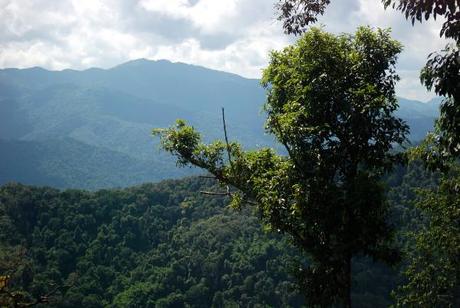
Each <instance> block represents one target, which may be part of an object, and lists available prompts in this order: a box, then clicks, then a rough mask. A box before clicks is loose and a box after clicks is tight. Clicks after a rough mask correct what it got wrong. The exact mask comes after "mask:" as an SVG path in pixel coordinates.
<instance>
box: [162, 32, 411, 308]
mask: <svg viewBox="0 0 460 308" xmlns="http://www.w3.org/2000/svg"><path fill="white" fill-rule="evenodd" d="M401 48H402V47H401V45H400V44H399V42H397V41H395V40H393V39H392V38H391V37H390V32H389V31H388V30H381V29H378V30H376V31H373V30H372V29H371V28H369V27H361V28H359V29H358V30H357V31H356V33H355V34H353V35H347V34H343V35H339V36H335V35H333V34H330V33H327V32H324V31H322V30H320V29H318V28H313V29H311V30H309V31H308V32H306V33H305V34H304V35H303V36H302V37H301V38H300V39H299V40H298V41H297V42H296V43H295V44H294V45H292V46H289V47H286V48H284V49H283V50H281V51H273V52H272V53H271V57H270V64H269V66H268V67H267V68H266V69H265V70H264V71H263V78H262V84H263V85H264V87H265V88H267V93H268V95H267V102H266V104H265V106H264V108H265V110H266V112H267V120H266V125H265V128H266V131H267V132H268V133H269V134H271V135H272V136H274V137H275V139H276V140H277V141H278V142H279V143H280V144H282V145H284V147H285V150H286V153H287V155H279V154H277V153H275V152H274V151H273V150H272V149H269V148H264V149H260V150H257V151H244V150H243V148H242V146H241V145H240V144H238V143H237V142H231V143H229V142H228V140H227V137H226V140H225V141H226V144H225V143H223V142H222V141H215V142H213V143H211V144H209V145H207V144H205V143H203V142H202V138H201V136H200V134H199V133H198V132H197V131H196V130H195V129H194V128H193V127H192V126H187V125H186V124H185V122H183V121H177V122H176V125H175V126H174V127H171V128H169V129H157V130H154V134H158V135H160V137H161V140H162V145H163V148H164V149H165V150H166V151H168V152H170V153H172V154H173V155H175V156H176V157H177V159H178V163H179V164H182V165H185V166H186V165H194V166H198V167H200V168H203V169H205V170H207V171H209V172H210V173H211V174H212V175H213V176H215V178H216V179H218V180H219V181H221V182H222V183H225V184H227V185H230V186H232V187H235V188H236V189H237V192H235V193H232V194H230V195H231V197H232V203H233V206H234V207H236V208H240V207H241V206H242V205H244V204H255V205H256V207H257V209H258V212H259V213H260V216H261V218H262V221H263V222H264V223H265V224H266V225H267V226H269V227H270V228H271V229H273V230H278V231H279V232H281V233H283V234H287V235H288V236H289V238H290V239H291V240H292V243H293V244H295V246H296V247H298V248H299V249H300V250H301V251H302V252H303V253H305V254H306V255H307V256H308V258H309V260H310V261H311V262H310V264H308V266H306V267H301V268H300V270H299V271H298V278H299V285H300V286H301V290H302V292H303V293H304V294H305V295H306V299H307V303H308V304H309V305H311V306H320V307H324V306H331V305H341V306H343V307H351V306H352V303H351V287H352V271H351V260H352V258H354V257H356V256H358V255H363V256H367V257H372V258H373V259H374V260H378V261H383V262H385V263H387V264H395V263H397V262H398V259H399V257H398V250H397V249H395V248H394V247H392V246H393V245H392V244H393V230H392V227H391V226H390V225H389V224H388V213H389V207H388V203H387V201H386V197H385V194H384V190H383V187H382V183H381V178H382V176H383V175H384V174H385V173H386V172H388V171H389V170H391V169H392V167H393V165H394V164H395V162H398V161H400V155H399V154H397V153H396V152H395V150H394V149H393V146H394V145H395V144H399V145H402V144H403V143H405V141H406V134H407V132H408V127H407V125H406V124H405V123H404V121H402V120H401V119H400V118H397V117H396V116H395V115H394V112H395V110H396V109H397V107H398V105H397V99H396V96H395V90H394V86H395V83H396V82H397V81H398V80H399V77H398V75H397V74H396V72H395V64H396V60H397V56H398V54H399V53H400V51H401Z"/></svg>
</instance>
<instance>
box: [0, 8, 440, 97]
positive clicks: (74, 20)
mask: <svg viewBox="0 0 460 308" xmlns="http://www.w3.org/2000/svg"><path fill="white" fill-rule="evenodd" d="M274 3H275V0H269V1H267V0H59V1H49V0H0V7H1V8H2V9H1V10H0V67H30V66H42V67H45V68H48V69H63V68H74V69H84V68H88V67H93V66H97V67H104V68H107V67H111V66H115V65H117V64H120V63H122V62H125V61H127V60H131V59H135V58H139V57H144V58H150V59H161V58H165V59H168V60H172V61H181V62H186V63H193V64H197V65H203V66H206V67H211V68H214V69H220V70H225V71H230V72H234V73H237V74H241V75H243V76H246V77H253V78H258V77H260V71H261V69H262V68H263V67H264V66H266V65H267V61H268V52H269V51H270V50H271V49H280V48H282V47H283V46H286V45H287V44H289V42H292V41H293V38H292V37H287V36H285V35H283V33H282V29H281V25H280V24H279V23H278V22H277V21H276V20H275V12H274V10H273V5H274ZM320 22H321V23H323V24H324V25H325V29H326V30H328V31H332V32H336V33H339V32H352V31H354V30H355V29H356V27H357V26H358V25H361V24H369V25H372V26H379V27H392V28H393V35H394V37H395V38H396V39H398V40H400V41H401V42H402V43H403V44H404V45H405V51H404V52H403V54H402V55H401V58H400V63H399V66H398V67H399V69H400V74H401V76H402V78H403V79H402V81H401V83H400V84H399V85H398V94H399V95H401V96H405V97H408V98H413V99H423V100H426V99H428V98H430V97H431V96H433V94H429V93H427V92H426V91H425V90H424V89H423V87H422V86H420V84H419V81H418V71H419V70H420V68H421V67H422V66H423V64H424V62H425V60H426V56H427V55H428V53H430V52H431V51H434V50H437V49H440V48H442V47H443V45H444V44H445V42H444V41H442V40H441V39H439V34H438V31H439V29H440V23H439V21H438V22H428V23H424V24H423V25H416V26H415V27H411V25H410V23H409V22H408V21H406V20H405V19H404V17H403V16H402V15H401V14H400V13H399V12H395V11H393V10H391V9H389V10H384V9H383V6H382V4H381V3H380V1H379V0H334V1H332V4H331V5H330V7H329V8H328V9H327V13H326V14H325V16H324V17H322V18H321V19H320Z"/></svg>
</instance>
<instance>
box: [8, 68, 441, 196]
mask: <svg viewBox="0 0 460 308" xmlns="http://www.w3.org/2000/svg"><path fill="white" fill-rule="evenodd" d="M265 97H266V94H265V90H264V89H263V88H262V87H261V86H260V84H259V81H258V80H255V79H246V78H243V77H241V76H238V75H235V74H231V73H225V72H220V71H215V70H210V69H207V68H204V67H199V66H194V65H189V64H183V63H171V62H169V61H166V60H161V61H150V60H145V59H140V60H134V61H130V62H127V63H124V64H121V65H118V66H116V67H113V68H111V69H98V68H91V69H87V70H84V71H75V70H63V71H49V70H45V69H42V68H37V67H36V68H30V69H3V70H0V140H2V141H0V160H2V162H3V164H0V184H1V183H5V182H8V181H20V182H22V183H25V184H40V185H52V186H56V187H74V188H88V189H97V188H105V187H116V186H129V185H134V184H139V183H143V182H147V181H158V180H161V179H165V178H174V177H181V176H184V175H187V174H191V172H196V171H190V170H189V169H178V168H176V167H175V162H174V159H173V158H172V157H170V156H169V155H168V154H166V153H162V152H160V151H159V150H158V149H157V143H158V140H154V139H153V138H152V137H151V135H150V134H151V129H152V128H155V127H165V126H169V125H171V124H173V122H174V120H175V119H177V118H183V119H186V120H187V121H188V122H190V123H191V124H192V125H194V126H195V127H196V128H197V129H199V130H200V131H202V132H203V133H204V135H205V138H206V139H207V140H211V139H215V138H222V137H223V136H222V134H223V133H222V124H221V118H220V108H221V107H224V108H225V111H226V119H227V122H228V129H229V134H230V137H231V139H234V140H239V141H241V142H242V143H243V144H244V145H246V146H248V147H258V146H267V145H268V146H271V145H273V141H272V138H271V137H270V136H267V135H265V134H264V130H263V123H264V116H263V113H262V106H263V103H264V101H265ZM400 105H401V107H400V109H399V110H398V115H399V116H401V117H402V118H403V119H405V120H406V121H407V122H408V123H409V124H410V126H411V127H412V128H413V129H412V135H411V138H412V139H413V140H419V139H422V138H423V137H424V136H425V134H426V132H427V131H428V130H430V129H431V128H432V124H433V121H434V119H435V118H436V117H437V115H438V106H439V103H438V102H436V101H435V102H431V103H427V104H424V103H421V102H417V101H411V100H407V99H403V98H400ZM91 153H93V154H91ZM15 158H17V159H15Z"/></svg>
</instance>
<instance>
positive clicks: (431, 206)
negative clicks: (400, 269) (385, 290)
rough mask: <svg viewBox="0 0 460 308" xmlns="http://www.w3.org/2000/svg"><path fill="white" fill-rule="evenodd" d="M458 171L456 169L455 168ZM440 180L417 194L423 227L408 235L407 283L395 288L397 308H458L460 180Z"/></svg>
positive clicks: (449, 178)
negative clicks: (411, 241) (410, 244)
mask: <svg viewBox="0 0 460 308" xmlns="http://www.w3.org/2000/svg"><path fill="white" fill-rule="evenodd" d="M457 167H458V166H457ZM451 172H453V173H455V175H451V176H450V177H444V178H443V179H442V181H441V184H440V186H439V189H431V190H429V189H424V190H421V191H420V192H419V193H418V202H417V203H416V206H417V208H418V209H419V210H420V211H421V212H422V213H423V214H424V216H425V219H426V220H427V222H428V223H427V224H426V225H424V226H423V227H422V228H421V230H417V232H412V233H411V239H414V240H415V247H414V248H413V249H412V250H411V251H410V259H409V260H410V263H409V266H408V267H407V269H406V270H405V276H406V277H407V283H406V284H405V285H403V286H402V287H400V288H399V294H398V306H401V307H457V306H458V305H460V265H459V262H458V260H459V258H460V232H459V231H460V178H459V176H458V170H456V171H451Z"/></svg>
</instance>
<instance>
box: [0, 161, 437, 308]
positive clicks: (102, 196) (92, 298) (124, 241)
mask: <svg viewBox="0 0 460 308" xmlns="http://www.w3.org/2000/svg"><path fill="white" fill-rule="evenodd" d="M435 182H436V181H435V178H432V177H430V176H428V175H427V174H426V172H425V171H423V168H422V167H421V166H419V165H413V166H412V167H411V168H410V169H409V170H408V171H407V170H406V169H405V168H399V169H398V170H396V171H395V172H394V173H393V174H392V175H391V176H389V177H388V178H387V183H388V189H389V197H390V201H391V203H392V208H393V211H394V216H393V217H394V224H397V225H398V226H399V227H400V231H401V236H400V237H399V242H400V244H399V245H400V246H401V247H402V246H404V245H405V237H404V232H405V231H407V230H415V229H416V228H418V226H417V225H416V224H414V221H418V220H415V219H416V218H417V217H418V214H417V211H415V209H414V208H413V207H412V206H411V200H413V199H414V198H415V192H414V188H415V187H420V186H424V187H429V186H432V185H434V183H435ZM218 189H219V187H218V186H216V184H214V183H213V181H212V180H207V179H202V178H189V179H184V180H175V181H172V180H170V181H165V182H161V183H159V184H144V185H142V186H137V187H132V188H127V189H122V190H100V191H97V192H87V191H81V190H66V191H59V190H56V189H53V188H37V187H30V186H24V185H20V184H8V185H5V186H3V187H1V188H0V236H1V238H0V243H1V245H2V249H1V250H0V251H1V258H0V266H1V267H2V268H1V270H2V272H3V273H8V274H10V275H11V281H10V284H11V288H12V289H16V290H24V291H26V293H24V294H23V298H22V301H23V302H26V303H27V302H32V301H33V300H34V299H35V298H37V297H39V296H40V295H43V294H47V293H48V292H49V291H50V290H53V289H54V288H55V287H56V286H58V287H59V290H58V291H57V292H56V293H55V294H53V295H52V296H50V303H51V306H53V307H103V306H105V307H127V306H131V307H154V306H155V305H156V307H211V306H212V307H223V306H225V307H261V306H264V307H301V306H302V305H303V303H304V302H303V297H302V296H301V295H300V294H301V293H299V292H298V291H296V285H295V283H294V282H295V277H293V276H292V275H291V273H292V272H295V270H294V271H291V270H290V269H295V268H296V263H295V262H296V261H295V260H296V256H300V254H299V252H297V251H296V250H295V249H294V248H293V247H291V246H290V245H289V243H288V242H287V240H286V238H284V237H283V236H282V235H275V234H273V233H265V232H263V228H262V227H261V226H260V224H259V220H258V218H257V215H256V213H253V212H252V210H251V209H247V210H245V211H243V212H239V211H235V210H232V209H229V208H228V207H227V204H228V200H227V198H222V197H212V196H206V195H203V194H201V193H200V191H202V190H214V191H215V190H218ZM417 224H418V223H417ZM399 270H400V269H391V268H389V267H387V266H384V265H381V264H375V263H373V262H372V261H371V260H368V259H363V258H357V259H355V260H354V263H353V271H354V277H355V278H354V282H353V298H354V302H355V305H356V307H386V306H388V305H389V304H390V303H391V302H392V299H391V297H390V292H391V291H392V290H393V289H394V288H396V286H397V284H398V282H400V278H399V275H398V271H399Z"/></svg>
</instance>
